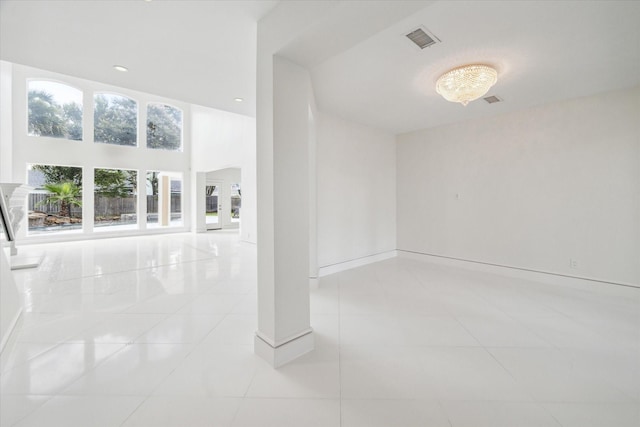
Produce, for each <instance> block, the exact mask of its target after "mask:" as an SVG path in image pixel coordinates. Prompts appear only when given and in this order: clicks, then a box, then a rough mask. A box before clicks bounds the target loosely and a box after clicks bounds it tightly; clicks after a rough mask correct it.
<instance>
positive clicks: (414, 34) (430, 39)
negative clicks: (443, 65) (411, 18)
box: [406, 27, 440, 49]
mask: <svg viewBox="0 0 640 427" xmlns="http://www.w3.org/2000/svg"><path fill="white" fill-rule="evenodd" d="M406 36H407V38H408V39H409V40H411V41H412V42H414V43H415V44H416V46H418V47H419V48H420V49H424V48H426V47H429V46H432V45H434V44H436V43H438V42H439V41H440V40H439V39H438V38H437V37H436V36H434V35H433V34H431V33H429V32H428V31H427V30H426V29H425V28H423V27H420V28H416V29H415V30H413V31H411V32H410V33H409V34H407V35H406Z"/></svg>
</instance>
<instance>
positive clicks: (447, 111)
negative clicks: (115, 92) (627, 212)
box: [0, 0, 640, 133]
mask: <svg viewBox="0 0 640 427" xmlns="http://www.w3.org/2000/svg"><path fill="white" fill-rule="evenodd" d="M304 3H305V2H298V1H281V2H277V1H177V0H174V1H166V0H164V1H163V0H154V1H151V2H147V1H143V0H129V1H124V2H123V1H5V0H2V2H1V3H0V4H1V6H0V26H1V29H0V58H1V59H3V60H7V61H11V62H16V63H20V64H25V65H31V66H34V67H39V68H43V69H48V70H52V71H57V72H60V73H64V74H69V75H74V76H78V77H83V78H87V79H90V80H96V81H100V82H104V83H108V84H112V85H116V86H121V87H127V88H131V89H136V90H140V91H144V92H150V93H156V94H158V95H162V96H166V97H169V98H174V99H178V100H182V101H186V102H191V103H195V104H199V105H204V106H209V107H214V108H219V109H222V110H226V111H232V112H237V113H240V114H246V115H254V114H255V105H256V104H255V80H256V79H255V77H256V76H255V68H256V59H255V55H256V22H257V21H258V20H259V19H260V18H261V17H263V16H264V15H265V14H268V13H269V12H270V11H271V10H272V9H274V8H275V7H278V8H290V9H291V19H296V15H295V13H294V12H295V11H296V10H298V11H299V10H300V9H301V8H304V7H305V5H304ZM316 3H317V2H316ZM323 5H324V6H323V10H324V13H323V14H322V16H318V17H317V19H316V21H315V24H314V25H311V26H309V27H308V28H307V29H306V30H305V32H304V33H303V34H301V35H300V36H299V37H297V38H296V39H295V40H293V41H292V42H291V44H290V45H289V46H288V47H287V48H285V49H284V50H283V51H282V52H281V53H282V55H284V56H287V57H289V58H290V59H292V60H294V61H296V62H298V63H300V64H302V65H305V66H306V67H308V68H309V70H310V72H311V76H312V80H313V83H314V90H315V96H316V100H317V103H318V106H319V108H320V109H321V110H323V111H328V112H332V113H334V114H336V115H339V116H342V117H344V118H347V119H351V120H354V121H356V122H360V123H364V124H369V125H371V126H374V127H378V128H382V129H386V130H388V131H391V132H394V133H402V132H408V131H411V130H415V129H421V128H427V127H432V126H437V125H441V124H447V123H455V122H457V121H462V120H469V119H473V118H479V117H484V116H489V115H495V114H501V113H506V112H509V111H515V110H521V109H524V108H528V107H531V106H536V105H542V104H546V103H550V102H559V101H562V100H567V99H572V98H576V97H581V96H587V95H591V94H595V93H598V92H604V91H609V90H615V89H623V88H628V87H632V86H635V85H638V84H640V25H638V23H639V22H640V2H637V1H633V2H632V1H602V2H598V1H589V2H586V1H585V2H574V1H571V2H568V1H567V2H564V1H553V2H551V1H530V2H526V1H512V2H506V1H468V2H466V1H419V0H415V1H410V0H409V1H407V0H395V1H394V0H390V1H326V2H323ZM285 12H289V11H285ZM417 26H424V27H426V28H427V29H428V30H429V31H431V32H432V33H433V34H434V35H436V36H437V37H438V38H439V39H440V40H441V41H442V42H441V43H439V44H437V45H434V46H432V47H429V48H427V49H424V50H420V49H418V48H416V47H415V46H413V45H411V43H410V42H409V41H408V40H407V39H406V38H405V37H404V34H406V33H407V32H409V31H410V30H412V29H414V28H415V27H417ZM476 62H480V63H488V64H491V65H494V66H496V67H497V69H498V72H499V78H498V83H497V84H496V86H495V87H494V88H493V89H492V90H491V91H490V94H494V95H498V96H499V97H501V98H503V99H504V102H502V103H498V104H492V105H489V104H487V103H485V102H484V101H482V100H479V101H475V102H472V103H471V104H469V105H468V106H467V107H463V106H461V105H459V104H453V103H449V102H447V101H444V100H443V99H442V98H441V97H440V96H439V95H437V94H436V93H435V90H434V85H435V80H436V79H437V78H438V76H439V75H440V74H442V73H443V72H445V71H447V70H448V69H449V68H452V67H455V66H458V65H462V64H467V63H476ZM114 64H122V65H126V66H128V67H129V69H130V71H129V72H128V73H118V72H116V71H114V70H113V68H112V66H113V65H114ZM236 97H241V98H244V99H245V102H243V103H237V102H235V101H234V98H236Z"/></svg>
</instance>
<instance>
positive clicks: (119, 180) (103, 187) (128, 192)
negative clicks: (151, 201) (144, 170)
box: [94, 169, 138, 231]
mask: <svg viewBox="0 0 640 427" xmlns="http://www.w3.org/2000/svg"><path fill="white" fill-rule="evenodd" d="M137 180H138V172H137V171H134V170H126V169H96V170H95V181H94V194H95V196H94V227H95V229H96V230H100V231H104V230H114V229H115V230H119V229H125V230H130V229H135V228H137V227H138V216H137V212H138V209H137V204H138V203H137V200H138V197H137V194H138V191H137V183H138V181H137Z"/></svg>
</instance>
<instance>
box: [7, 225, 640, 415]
mask: <svg viewBox="0 0 640 427" xmlns="http://www.w3.org/2000/svg"><path fill="white" fill-rule="evenodd" d="M22 250H23V251H25V252H28V251H45V252H46V258H45V261H44V263H43V264H42V265H41V266H40V268H38V269H37V270H25V271H17V272H15V277H16V281H17V283H18V286H19V289H20V291H21V295H22V298H23V300H24V304H25V307H26V308H25V314H24V322H23V325H22V329H21V332H20V333H19V335H18V337H17V340H16V344H15V346H14V348H13V350H12V352H11V353H9V354H3V355H2V370H1V372H2V373H1V389H0V393H1V396H0V414H1V415H0V417H1V418H0V422H1V425H2V426H14V425H15V426H46V427H52V426H64V427H72V426H82V427H95V426H149V427H160V426H180V427H199V426H256V427H267V426H277V427H283V426H296V427H304V426H322V427H324V426H344V427H354V426H366V427H375V426H394V427H407V426H448V427H451V426H453V427H462V426H470V427H483V426H490V427H501V426H505V427H506V426H509V427H526V426H535V427H544V426H555V427H558V426H563V427H574V426H575V427H595V426H599V427H638V426H640V289H631V288H625V287H617V286H610V285H595V286H592V287H589V288H570V287H565V286H561V285H549V284H542V283H536V282H531V281H525V280H518V279H511V278H506V277H502V276H497V275H491V274H487V273H478V272H471V271H467V270H462V269H456V268H451V267H443V266H438V265H434V264H429V263H425V262H419V261H415V260H409V259H404V258H396V259H391V260H387V261H384V262H379V263H376V264H372V265H369V266H365V267H361V268H358V269H353V270H350V271H345V272H343V273H339V274H335V275H332V276H329V277H325V278H322V279H321V281H320V284H319V285H318V286H317V287H313V288H312V290H311V310H312V319H311V320H312V326H313V328H314V330H315V337H316V346H317V349H316V350H315V351H314V352H313V353H311V354H308V355H306V356H304V357H302V358H300V359H299V360H297V361H295V362H293V363H291V364H289V365H286V366H284V367H282V368H281V369H278V370H274V369H272V368H271V367H269V366H268V365H267V364H266V363H265V362H263V361H262V360H261V359H259V358H258V357H256V356H255V355H254V354H253V346H252V343H253V333H254V331H255V328H256V248H255V246H254V245H250V244H246V243H240V242H239V241H238V237H237V234H236V233H228V232H212V233H206V234H197V235H196V234H174V235H164V236H145V237H135V238H121V239H108V240H95V241H89V242H75V243H65V244H51V245H41V246H37V247H31V246H26V247H23V248H22Z"/></svg>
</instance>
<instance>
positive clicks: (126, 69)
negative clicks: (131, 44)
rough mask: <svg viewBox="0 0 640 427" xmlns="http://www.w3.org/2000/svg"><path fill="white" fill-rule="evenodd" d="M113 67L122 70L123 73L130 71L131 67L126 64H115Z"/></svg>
mask: <svg viewBox="0 0 640 427" xmlns="http://www.w3.org/2000/svg"><path fill="white" fill-rule="evenodd" d="M113 68H114V69H116V70H118V71H122V72H123V73H124V72H127V71H129V69H128V68H127V67H125V66H124V65H114V66H113Z"/></svg>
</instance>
